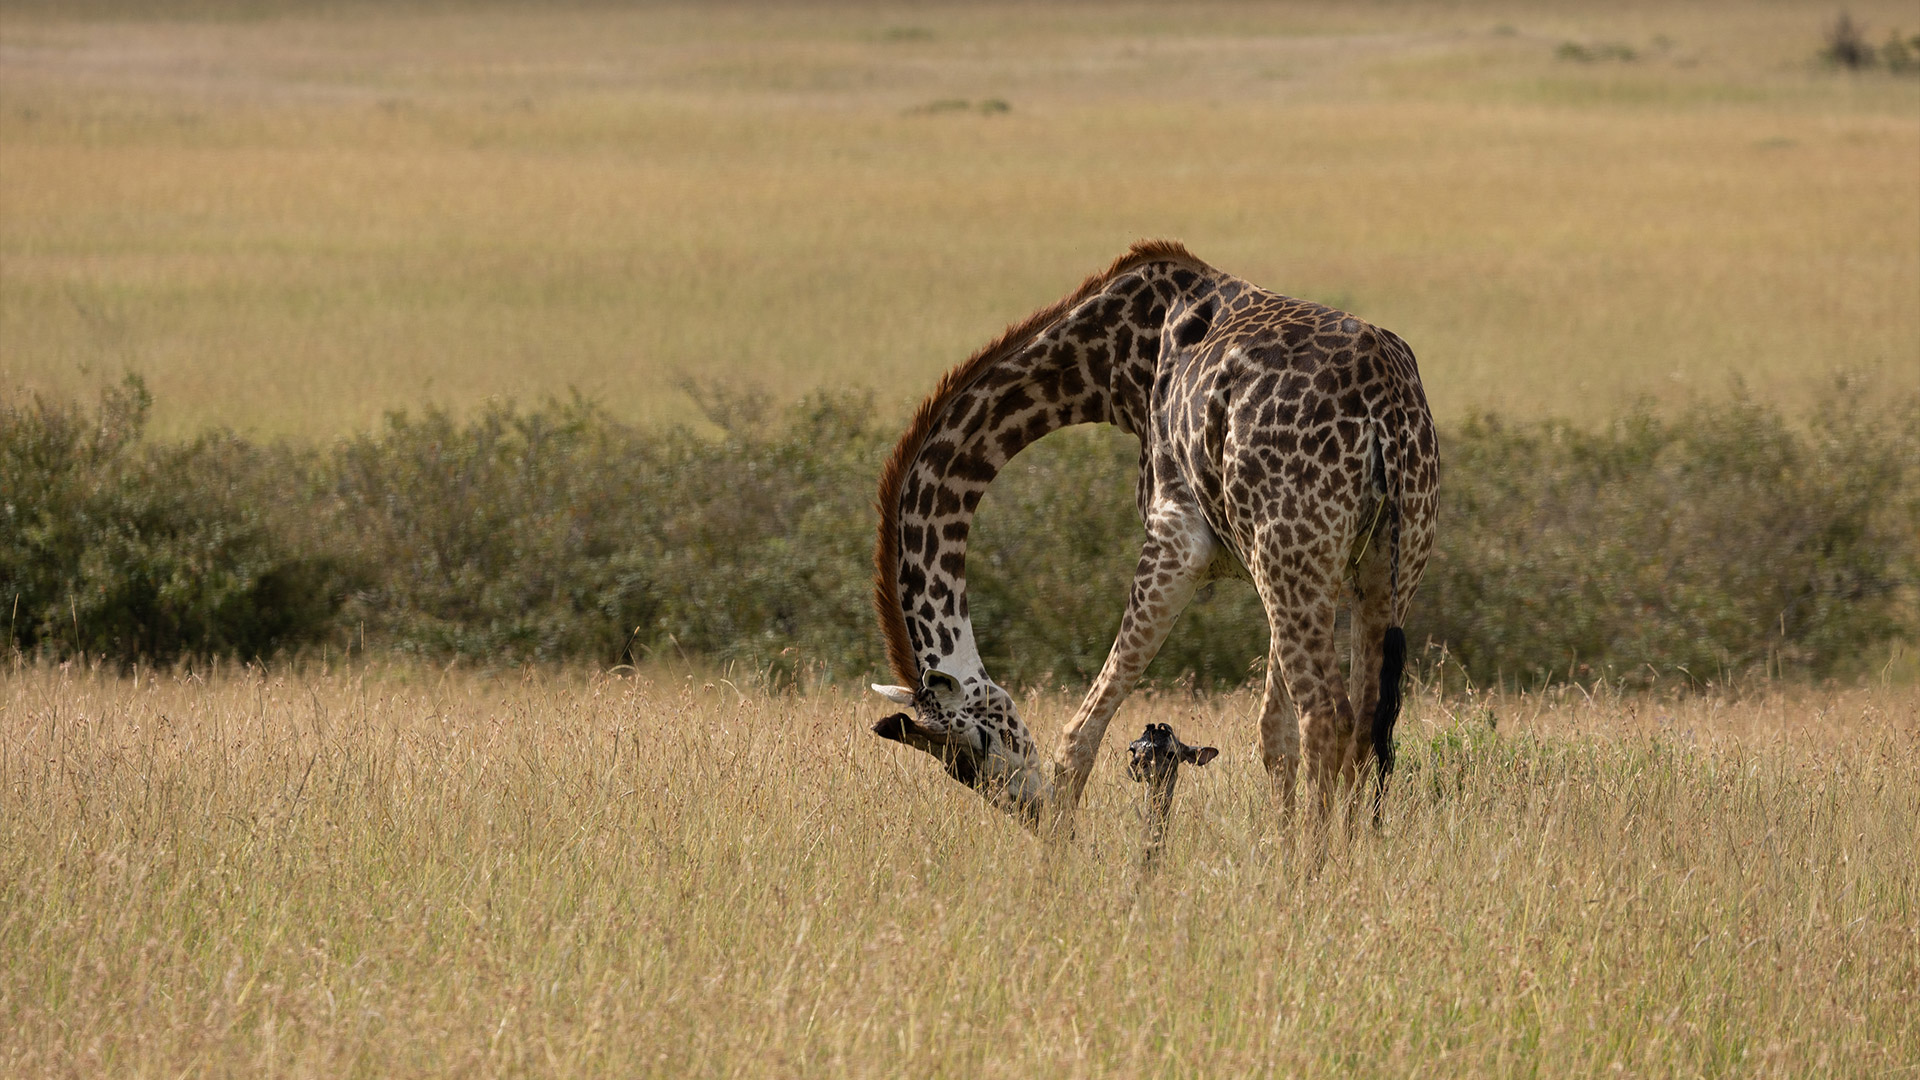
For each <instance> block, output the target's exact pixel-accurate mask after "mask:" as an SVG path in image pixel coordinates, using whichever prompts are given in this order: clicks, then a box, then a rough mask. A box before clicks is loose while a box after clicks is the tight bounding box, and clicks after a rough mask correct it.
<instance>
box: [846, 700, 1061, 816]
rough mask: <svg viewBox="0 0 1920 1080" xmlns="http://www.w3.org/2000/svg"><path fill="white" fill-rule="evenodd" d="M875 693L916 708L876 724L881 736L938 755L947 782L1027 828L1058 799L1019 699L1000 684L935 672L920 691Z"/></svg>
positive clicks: (875, 726)
mask: <svg viewBox="0 0 1920 1080" xmlns="http://www.w3.org/2000/svg"><path fill="white" fill-rule="evenodd" d="M873 689H874V691H875V692H877V693H878V694H880V695H881V696H882V697H884V698H886V699H887V700H888V701H891V702H893V703H894V704H896V705H906V706H909V707H911V708H912V710H913V711H912V712H911V713H903V712H902V713H894V714H893V715H891V716H888V717H886V718H884V719H882V720H881V721H880V722H879V723H877V724H875V725H873V733H874V734H875V735H878V736H880V737H881V738H883V739H891V740H892V741H894V742H898V743H905V744H906V745H908V746H911V747H913V748H914V749H916V750H923V751H925V752H927V753H929V754H932V755H933V756H934V757H936V758H938V759H939V760H940V763H941V764H942V765H943V766H945V767H946V770H947V775H948V776H951V777H953V778H954V779H955V780H958V781H960V782H961V783H963V784H965V785H967V786H968V787H970V788H973V789H974V790H975V791H978V792H979V793H980V794H981V795H983V796H985V797H986V798H987V799H988V800H989V801H990V802H993V803H995V804H996V805H998V806H999V807H1000V808H1001V809H1003V810H1006V811H1008V812H1010V813H1013V814H1015V815H1016V816H1018V817H1020V818H1022V819H1023V820H1025V821H1026V822H1027V823H1029V824H1035V823H1037V822H1038V820H1039V817H1040V812H1041V810H1042V809H1043V808H1044V807H1045V806H1046V804H1047V803H1048V801H1049V800H1051V799H1052V798H1053V781H1052V780H1051V779H1050V778H1049V777H1048V776H1047V775H1046V773H1045V772H1044V770H1043V769H1042V768H1041V759H1040V755H1039V753H1038V750H1037V748H1036V747H1035V746H1034V745H1033V740H1032V738H1031V737H1029V736H1028V735H1027V729H1026V725H1024V724H1023V723H1021V721H1020V714H1019V712H1018V711H1017V710H1016V709H1015V708H1014V706H1013V698H1012V696H1011V695H1009V694H1008V693H1007V692H1006V691H1005V690H1004V689H1002V688H1001V687H1000V686H999V685H998V684H997V683H995V682H994V681H993V680H991V679H988V678H986V677H985V676H984V675H978V676H974V677H971V678H969V679H967V680H966V681H964V682H963V681H962V680H961V678H960V677H958V676H955V675H951V674H948V673H947V672H945V671H941V670H939V669H937V668H935V669H930V670H929V671H927V673H926V674H925V675H923V676H922V677H921V679H920V687H919V689H917V690H912V689H908V688H907V687H904V686H882V685H880V684H878V683H876V684H874V687H873Z"/></svg>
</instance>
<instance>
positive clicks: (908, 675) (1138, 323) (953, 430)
mask: <svg viewBox="0 0 1920 1080" xmlns="http://www.w3.org/2000/svg"><path fill="white" fill-rule="evenodd" d="M1130 254H1131V255H1133V256H1135V257H1136V258H1135V259H1134V260H1133V263H1132V265H1126V264H1127V263H1128V262H1129V260H1128V259H1127V258H1123V259H1122V260H1121V262H1120V263H1116V264H1115V267H1114V268H1113V269H1112V270H1109V271H1108V272H1107V274H1105V275H1096V276H1095V277H1094V278H1091V279H1089V280H1088V282H1087V283H1086V284H1085V285H1083V286H1082V287H1081V289H1080V291H1078V292H1076V293H1075V294H1074V295H1073V296H1071V297H1069V298H1068V299H1067V300H1065V301H1062V303H1061V304H1059V305H1056V306H1055V307H1054V308H1051V309H1047V310H1044V311H1041V312H1038V313H1036V314H1035V315H1034V316H1033V317H1032V318H1029V319H1028V320H1026V322H1024V323H1022V324H1020V325H1018V326H1015V327H1013V328H1012V329H1010V330H1009V331H1008V332H1007V333H1006V334H1005V335H1004V336H1003V337H1002V338H1001V339H1000V340H999V341H996V342H995V343H994V344H992V345H989V346H988V347H987V348H986V349H984V350H982V351H981V353H980V354H978V355H976V356H975V357H974V358H973V359H972V360H969V361H968V362H967V363H965V364H962V365H960V366H959V367H957V368H955V369H954V370H953V371H951V372H949V373H948V375H947V377H946V379H944V380H943V381H942V382H941V384H940V387H939V388H938V389H936V390H935V392H934V394H933V395H932V396H931V397H929V398H928V399H927V401H926V402H925V403H923V404H922V405H921V407H920V411H919V413H918V414H917V415H916V416H915V419H914V423H913V424H911V425H910V426H909V428H908V431H907V434H906V435H905V436H904V437H903V438H902V439H901V441H900V445H899V447H898V448H896V450H895V452H894V455H893V459H892V460H891V461H889V462H888V465H887V469H886V471H885V472H884V473H883V476H882V484H881V499H880V502H881V511H882V515H881V517H882V520H881V536H880V546H879V551H878V552H877V553H876V554H877V558H876V563H877V565H876V567H875V569H876V601H877V603H878V606H879V608H880V618H881V625H882V627H883V629H884V630H885V631H886V635H887V639H888V656H889V660H890V662H891V664H892V666H893V669H894V672H895V674H896V675H897V676H899V677H900V678H901V679H902V680H905V681H907V682H908V683H909V685H912V684H913V683H914V681H916V680H917V679H918V678H919V677H920V675H921V674H922V673H924V672H926V671H928V670H931V669H935V668H937V669H939V670H942V671H945V672H947V673H948V674H950V675H954V676H956V677H957V678H959V679H960V681H961V682H962V683H963V684H964V685H967V686H969V687H970V688H973V687H977V686H978V685H979V684H981V683H984V682H985V681H986V673H985V671H984V668H983V665H982V664H981V661H980V650H979V647H978V645H977V643H976V642H975V639H974V634H973V623H972V619H971V618H970V616H969V613H968V608H967V584H966V553H967V535H968V532H969V530H970V529H971V527H972V524H973V515H974V511H975V509H976V508H977V507H978V506H979V503H980V498H981V496H982V495H984V494H985V493H986V490H987V487H988V486H989V485H990V484H991V483H992V482H993V479H994V477H995V476H996V475H998V473H999V472H1000V470H1001V468H1002V467H1004V466H1005V465H1006V463H1007V461H1008V460H1010V459H1011V458H1012V457H1013V456H1014V455H1015V454H1017V453H1019V452H1020V451H1021V450H1022V449H1024V448H1025V447H1026V446H1027V445H1028V444H1030V443H1032V442H1033V441H1034V440H1036V439H1039V438H1040V437H1042V436H1044V435H1046V434H1048V433H1050V432H1053V431H1056V430H1058V429H1060V428H1063V427H1067V426H1069V425H1072V424H1085V423H1113V424H1117V425H1119V426H1120V427H1122V428H1123V429H1125V430H1128V431H1132V432H1136V433H1138V432H1140V431H1141V430H1143V428H1144V425H1145V423H1146V416H1147V407H1148V401H1149V398H1150V396H1151V386H1152V381H1153V378H1152V371H1153V366H1154V363H1155V361H1156V359H1157V358H1158V355H1159V351H1160V335H1161V333H1162V330H1163V328H1164V326H1165V325H1166V323H1167V321H1168V313H1169V312H1170V311H1171V310H1173V309H1174V307H1175V306H1176V304H1177V302H1178V300H1179V298H1180V296H1181V294H1182V293H1185V292H1188V291H1190V290H1192V289H1193V288H1194V287H1195V285H1196V284H1199V283H1200V282H1202V281H1203V280H1205V279H1206V278H1208V277H1209V276H1211V273H1212V272H1211V271H1208V270H1207V269H1206V268H1205V266H1204V264H1200V263H1198V262H1197V261H1196V260H1193V259H1192V257H1191V256H1187V255H1186V254H1185V252H1184V250H1180V251H1178V255H1179V256H1181V257H1178V258H1162V259H1158V260H1155V259H1151V258H1142V257H1140V256H1142V255H1143V254H1144V253H1143V251H1142V249H1139V248H1136V249H1135V251H1134V252H1133V253H1130ZM1021 735H1022V736H1024V732H1022V733H1021Z"/></svg>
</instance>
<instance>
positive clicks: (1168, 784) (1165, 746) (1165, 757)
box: [1127, 724, 1220, 869]
mask: <svg viewBox="0 0 1920 1080" xmlns="http://www.w3.org/2000/svg"><path fill="white" fill-rule="evenodd" d="M1219 754H1220V751H1219V750H1218V749H1216V748H1215V747H1211V746H1188V745H1187V744H1186V743H1183V742H1181V741H1180V737H1179V736H1178V735H1175V734H1174V733H1173V727H1172V726H1171V725H1169V724H1148V725H1147V729H1146V730H1145V731H1143V732H1141V733H1140V737H1139V738H1137V739H1135V740H1133V741H1132V742H1130V743H1128V744H1127V779H1129V780H1132V781H1133V782H1134V783H1136V784H1145V785H1147V847H1146V855H1145V858H1144V859H1143V860H1142V861H1143V862H1144V864H1145V865H1146V867H1147V868H1148V869H1152V868H1153V866H1154V864H1155V863H1156V862H1158V861H1159V859H1160V852H1161V851H1162V850H1164V849H1165V848H1166V846H1167V819H1168V818H1169V817H1171V816H1172V814H1173V789H1174V786H1175V785H1176V784H1178V783H1179V782H1180V766H1181V765H1183V764H1189V765H1194V766H1204V765H1206V763H1207V762H1209V761H1212V760H1213V759H1214V758H1215V757H1218V756H1219Z"/></svg>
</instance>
